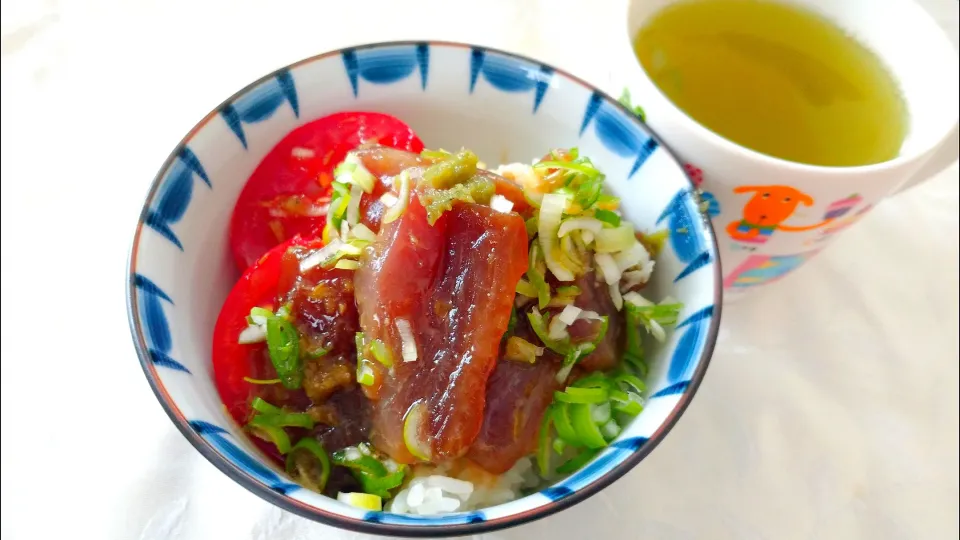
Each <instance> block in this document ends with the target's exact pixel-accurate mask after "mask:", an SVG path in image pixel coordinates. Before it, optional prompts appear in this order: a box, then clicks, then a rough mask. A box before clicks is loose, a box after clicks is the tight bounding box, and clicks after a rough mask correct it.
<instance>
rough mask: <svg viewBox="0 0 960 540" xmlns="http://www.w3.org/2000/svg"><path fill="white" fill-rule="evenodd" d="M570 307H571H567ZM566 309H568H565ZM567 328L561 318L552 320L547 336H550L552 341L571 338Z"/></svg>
mask: <svg viewBox="0 0 960 540" xmlns="http://www.w3.org/2000/svg"><path fill="white" fill-rule="evenodd" d="M567 307H569V306H567ZM564 309H566V308H564ZM567 326H569V325H568V324H566V323H565V322H563V321H562V320H561V319H560V317H559V316H557V317H554V318H553V319H550V327H549V328H548V329H547V335H548V336H550V339H555V340H558V341H559V340H561V339H566V338H568V337H570V334H569V333H568V332H567Z"/></svg>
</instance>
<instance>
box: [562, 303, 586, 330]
mask: <svg viewBox="0 0 960 540" xmlns="http://www.w3.org/2000/svg"><path fill="white" fill-rule="evenodd" d="M582 311H583V310H582V309H580V308H578V307H577V306H567V307H565V308H563V311H561V312H560V314H559V315H557V317H556V318H557V319H560V320H561V321H563V324H565V325H567V326H570V325H571V324H573V321H575V320H577V317H579V316H580V313H581V312H582Z"/></svg>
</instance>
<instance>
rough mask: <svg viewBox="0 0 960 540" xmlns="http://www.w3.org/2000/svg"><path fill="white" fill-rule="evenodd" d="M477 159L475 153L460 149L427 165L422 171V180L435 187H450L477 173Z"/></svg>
mask: <svg viewBox="0 0 960 540" xmlns="http://www.w3.org/2000/svg"><path fill="white" fill-rule="evenodd" d="M477 161H478V159H477V155H476V154H474V153H473V152H471V151H469V150H461V151H459V152H457V153H456V154H455V155H452V156H449V157H447V158H445V159H444V160H443V161H439V162H437V163H434V164H433V165H431V166H429V167H427V168H426V169H425V170H424V171H423V181H424V182H426V183H427V184H428V185H430V186H431V187H433V188H435V189H450V188H451V187H453V186H455V185H457V184H462V183H464V182H466V181H467V180H469V179H470V178H472V177H473V175H474V174H476V173H477Z"/></svg>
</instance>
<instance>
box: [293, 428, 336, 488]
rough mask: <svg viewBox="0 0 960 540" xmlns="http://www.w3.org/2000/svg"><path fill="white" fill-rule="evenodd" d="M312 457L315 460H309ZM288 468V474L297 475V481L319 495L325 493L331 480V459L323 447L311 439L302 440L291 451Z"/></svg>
mask: <svg viewBox="0 0 960 540" xmlns="http://www.w3.org/2000/svg"><path fill="white" fill-rule="evenodd" d="M303 456H307V457H306V458H304V457H303ZM311 457H312V458H313V459H312V460H309V458H311ZM317 465H319V468H320V470H319V471H317V470H316V466H317ZM286 468H287V473H288V474H290V475H291V476H293V475H294V474H295V473H296V479H297V481H299V482H300V483H301V484H304V485H305V486H307V487H308V488H310V489H312V490H313V491H316V492H317V493H323V490H324V488H326V487H327V481H328V480H329V479H330V458H329V457H327V452H326V451H325V450H324V449H323V446H321V445H320V443H319V442H317V441H316V439H312V438H310V437H304V438H302V439H300V441H298V442H297V444H296V445H294V447H293V448H291V449H290V453H289V454H287V462H286Z"/></svg>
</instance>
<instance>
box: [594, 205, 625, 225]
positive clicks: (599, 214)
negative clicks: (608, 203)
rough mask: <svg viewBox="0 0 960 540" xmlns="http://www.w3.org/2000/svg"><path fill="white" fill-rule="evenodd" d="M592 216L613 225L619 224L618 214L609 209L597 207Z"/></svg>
mask: <svg viewBox="0 0 960 540" xmlns="http://www.w3.org/2000/svg"><path fill="white" fill-rule="evenodd" d="M593 217H595V218H597V219H598V220H600V221H602V222H604V223H606V224H608V225H612V226H613V227H619V226H620V216H619V215H618V214H617V213H616V212H613V211H610V210H603V209H597V210H595V211H594V213H593Z"/></svg>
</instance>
